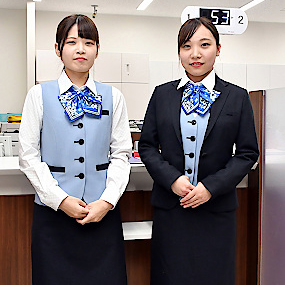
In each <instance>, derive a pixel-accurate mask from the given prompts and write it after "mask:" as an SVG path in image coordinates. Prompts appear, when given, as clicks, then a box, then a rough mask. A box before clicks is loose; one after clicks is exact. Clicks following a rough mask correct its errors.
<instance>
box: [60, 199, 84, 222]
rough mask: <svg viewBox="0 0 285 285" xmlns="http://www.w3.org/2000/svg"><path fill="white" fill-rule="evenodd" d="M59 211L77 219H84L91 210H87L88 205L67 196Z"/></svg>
mask: <svg viewBox="0 0 285 285" xmlns="http://www.w3.org/2000/svg"><path fill="white" fill-rule="evenodd" d="M59 209H61V210H62V211H63V212H65V213H66V214H67V215H68V216H69V217H71V218H76V219H83V218H85V217H86V215H87V214H88V213H89V209H87V208H86V203H84V202H83V201H82V200H80V199H78V198H76V197H73V196H67V197H66V198H65V199H64V200H63V201H62V202H61V204H60V205H59Z"/></svg>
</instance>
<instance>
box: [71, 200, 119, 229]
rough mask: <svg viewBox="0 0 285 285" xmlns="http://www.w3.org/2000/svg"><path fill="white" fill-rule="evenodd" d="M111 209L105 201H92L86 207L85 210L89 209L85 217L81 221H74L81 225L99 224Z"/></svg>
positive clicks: (110, 205)
mask: <svg viewBox="0 0 285 285" xmlns="http://www.w3.org/2000/svg"><path fill="white" fill-rule="evenodd" d="M112 207H113V205H112V204H110V203H108V202H106V201H103V200H97V201H94V202H92V203H90V204H88V205H87V206H86V208H87V209H89V213H88V214H87V215H86V217H85V218H84V219H81V220H80V219H76V221H77V222H78V223H79V224H81V225H85V224H87V223H91V222H100V221H101V220H102V219H103V218H104V217H105V215H106V214H107V213H108V212H109V210H110V209H112Z"/></svg>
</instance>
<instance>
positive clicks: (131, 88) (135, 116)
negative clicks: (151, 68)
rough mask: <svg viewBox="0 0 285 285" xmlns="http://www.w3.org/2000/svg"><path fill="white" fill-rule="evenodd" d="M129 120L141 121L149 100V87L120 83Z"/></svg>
mask: <svg viewBox="0 0 285 285" xmlns="http://www.w3.org/2000/svg"><path fill="white" fill-rule="evenodd" d="M122 93H123V94H124V97H125V99H126V104H127V109H128V115H129V119H130V120H143V119H144V115H145V111H146V108H147V105H148V102H149V99H150V93H149V85H148V84H144V83H122Z"/></svg>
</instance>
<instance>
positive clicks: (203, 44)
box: [201, 43, 210, 47]
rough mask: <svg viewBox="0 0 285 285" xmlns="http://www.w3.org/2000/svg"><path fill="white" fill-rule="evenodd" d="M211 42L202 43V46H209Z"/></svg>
mask: <svg viewBox="0 0 285 285" xmlns="http://www.w3.org/2000/svg"><path fill="white" fill-rule="evenodd" d="M209 45H210V44H209V43H202V45H201V46H202V47H207V46H209Z"/></svg>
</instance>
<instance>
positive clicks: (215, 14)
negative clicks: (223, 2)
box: [200, 8, 231, 26]
mask: <svg viewBox="0 0 285 285" xmlns="http://www.w3.org/2000/svg"><path fill="white" fill-rule="evenodd" d="M200 17H206V18H208V19H209V20H211V21H212V23H213V24H214V25H225V26H229V25H230V24H231V17H230V10H225V9H206V8H200Z"/></svg>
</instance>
